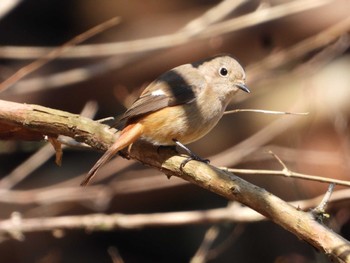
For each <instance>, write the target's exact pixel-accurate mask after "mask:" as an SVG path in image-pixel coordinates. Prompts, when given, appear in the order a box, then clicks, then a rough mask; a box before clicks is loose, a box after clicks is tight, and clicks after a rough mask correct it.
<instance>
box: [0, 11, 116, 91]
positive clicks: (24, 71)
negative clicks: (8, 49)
mask: <svg viewBox="0 0 350 263" xmlns="http://www.w3.org/2000/svg"><path fill="white" fill-rule="evenodd" d="M119 22H120V19H119V18H118V17H114V18H112V19H110V20H107V21H106V22H103V23H102V24H99V25H97V26H95V27H93V28H91V29H89V30H87V31H85V32H84V33H82V34H80V35H77V36H75V37H74V38H72V39H71V40H69V41H67V42H66V43H64V44H63V45H62V46H59V47H57V48H55V49H53V50H51V51H50V52H49V53H48V54H45V55H44V56H43V57H41V58H39V59H37V60H35V61H33V62H32V63H30V64H28V65H27V66H24V67H22V68H21V69H20V70H18V71H16V72H15V73H14V74H13V75H11V76H10V77H8V78H7V79H6V80H5V81H3V82H2V83H0V92H1V91H4V90H5V89H7V88H9V87H10V86H11V85H13V84H14V83H16V82H17V81H19V80H20V79H22V78H24V77H25V76H27V75H29V74H30V73H32V72H34V71H35V70H37V69H39V68H41V67H42V66H44V65H45V64H47V63H49V62H50V61H52V60H54V59H55V58H57V57H59V56H60V55H61V54H63V53H64V52H66V51H67V50H68V49H70V48H71V47H72V46H74V45H77V44H79V43H81V42H83V41H85V40H87V39H89V38H91V37H93V36H95V35H96V34H98V33H101V32H102V31H105V30H107V29H108V28H111V27H112V26H115V25H117V24H118V23H119Z"/></svg>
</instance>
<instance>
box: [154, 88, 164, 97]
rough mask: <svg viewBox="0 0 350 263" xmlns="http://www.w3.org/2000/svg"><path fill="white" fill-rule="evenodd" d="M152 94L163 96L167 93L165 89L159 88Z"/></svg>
mask: <svg viewBox="0 0 350 263" xmlns="http://www.w3.org/2000/svg"><path fill="white" fill-rule="evenodd" d="M151 95H152V96H162V95H165V92H164V91H163V90H161V89H157V90H155V91H152V92H151Z"/></svg>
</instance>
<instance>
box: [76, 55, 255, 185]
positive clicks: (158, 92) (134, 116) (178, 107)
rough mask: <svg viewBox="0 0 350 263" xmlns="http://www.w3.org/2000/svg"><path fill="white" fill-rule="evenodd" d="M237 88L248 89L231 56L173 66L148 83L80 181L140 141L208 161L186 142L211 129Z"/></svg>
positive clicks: (243, 73)
mask: <svg viewBox="0 0 350 263" xmlns="http://www.w3.org/2000/svg"><path fill="white" fill-rule="evenodd" d="M238 90H242V91H245V92H247V93H250V90H249V88H248V87H247V85H246V74H245V71H244V69H243V67H242V66H241V64H240V63H239V62H238V61H237V60H236V59H235V58H233V57H232V56H231V55H229V54H224V55H217V56H214V57H209V58H206V59H203V60H200V61H196V62H193V63H188V64H183V65H180V66H178V67H175V68H173V69H171V70H169V71H167V72H165V73H163V74H162V75H160V76H159V77H158V78H157V79H155V80H154V81H153V82H151V83H150V84H149V85H148V86H147V87H146V88H145V89H144V90H143V92H142V93H141V95H140V96H139V97H138V98H137V99H136V101H135V102H134V103H133V104H132V105H131V106H130V108H128V109H127V110H126V111H125V113H124V114H123V115H122V117H121V119H120V121H121V122H122V123H125V124H124V127H123V128H122V129H121V130H120V132H119V137H118V138H117V139H116V141H115V142H114V143H113V144H112V146H110V147H109V148H108V149H107V151H106V152H105V153H104V154H103V156H102V157H101V158H100V159H99V160H98V161H97V162H96V163H95V165H94V166H93V167H92V168H91V169H90V171H89V172H88V174H87V175H86V177H85V178H84V179H83V181H82V182H81V184H80V185H81V186H86V185H87V184H88V183H89V182H90V181H91V179H92V178H93V177H94V176H95V174H96V173H97V171H98V169H99V168H100V167H101V166H102V165H103V164H105V163H106V162H107V161H109V160H110V159H111V158H112V157H113V156H114V155H115V154H116V153H117V152H119V151H120V150H122V149H124V148H126V147H128V146H129V145H132V143H134V142H135V141H136V140H138V139H140V140H144V141H147V142H149V143H152V144H154V145H157V146H178V147H180V148H182V149H184V150H185V151H186V152H187V153H188V154H189V158H188V159H186V160H185V162H184V163H182V164H181V166H184V165H185V164H186V163H187V162H188V161H190V160H198V161H207V160H204V159H202V158H200V157H199V156H197V155H196V154H194V153H193V152H192V151H190V149H189V148H187V147H186V146H185V145H186V144H189V143H191V142H194V141H197V140H198V139H200V138H202V137H203V136H204V135H206V134H207V133H208V132H209V131H210V130H212V129H213V128H214V127H215V125H216V124H217V123H218V121H219V120H220V119H221V117H222V116H223V113H224V111H225V109H226V107H227V105H228V104H229V102H230V101H231V99H232V98H233V97H234V95H235V94H236V93H237V91H238Z"/></svg>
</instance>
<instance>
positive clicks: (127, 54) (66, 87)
mask: <svg viewBox="0 0 350 263" xmlns="http://www.w3.org/2000/svg"><path fill="white" fill-rule="evenodd" d="M7 2H8V3H13V4H14V6H13V7H12V9H11V8H10V9H9V10H8V12H5V11H4V12H2V13H0V15H1V17H0V18H1V20H0V32H1V34H0V45H1V46H0V79H1V80H2V81H3V80H5V79H6V78H7V77H9V76H10V75H12V74H13V73H14V72H15V71H17V70H18V69H20V68H21V67H22V66H25V65H27V64H28V63H30V62H31V61H33V60H34V59H35V58H37V57H38V56H39V55H43V54H45V53H46V52H47V51H46V50H43V49H42V48H43V47H56V46H60V45H62V44H63V43H65V42H66V41H68V40H69V39H71V38H73V37H74V36H76V35H78V34H80V33H82V32H84V31H86V30H88V29H89V28H91V27H93V26H95V25H97V24H99V23H102V22H104V21H106V20H107V19H110V18H112V17H115V16H118V17H120V18H121V22H120V24H118V25H117V26H115V27H113V28H111V29H108V30H106V31H105V32H102V33H100V34H98V35H96V36H94V37H92V38H91V39H89V40H88V41H85V42H84V43H82V44H81V45H92V46H90V47H91V49H90V50H89V51H85V52H83V51H82V53H79V52H78V50H75V51H74V49H72V51H71V52H70V53H69V52H68V53H67V54H66V56H65V57H63V58H58V59H56V60H54V61H53V62H50V63H48V64H47V65H45V66H44V67H42V68H40V69H39V70H37V71H35V72H34V73H32V74H30V75H29V76H27V77H26V78H24V79H23V80H21V81H19V82H18V83H16V84H15V85H14V86H12V87H10V88H9V89H7V90H6V91H3V92H2V93H1V95H2V96H1V99H3V100H10V101H16V102H23V103H34V104H40V105H43V106H47V107H52V108H57V109H60V110H65V111H69V112H73V113H80V112H81V111H82V109H83V108H84V105H86V103H87V102H89V101H93V102H96V105H97V107H98V111H97V114H96V115H95V116H94V118H95V119H101V118H105V117H109V116H118V115H119V114H121V113H123V111H124V110H125V107H127V106H128V105H130V103H131V102H132V101H133V99H134V98H135V96H137V94H139V93H140V91H141V89H142V88H143V87H144V86H145V85H147V83H149V82H150V81H152V80H153V79H154V78H156V77H157V76H158V75H160V74H161V73H163V72H164V71H166V70H168V69H170V68H172V67H175V66H177V65H180V64H184V63H188V62H192V61H196V60H198V59H202V58H205V57H208V56H212V55H216V54H219V53H231V54H232V55H233V56H235V57H236V58H238V60H239V61H240V62H241V63H242V64H243V65H244V66H245V68H246V69H247V78H248V85H249V87H250V89H251V91H252V93H251V94H249V95H247V94H241V95H240V96H239V97H238V98H237V100H236V101H235V102H233V103H232V105H231V106H230V109H236V108H256V109H266V110H279V111H293V112H309V114H308V115H307V116H292V115H284V116H281V115H266V114H260V113H235V114H231V115H226V116H224V117H223V118H222V120H221V121H220V123H219V124H218V126H217V127H216V128H215V129H214V130H213V131H212V132H211V133H210V134H208V135H207V136H206V137H205V138H203V139H201V140H200V141H198V142H196V143H193V144H192V145H190V148H191V149H192V150H193V151H194V152H196V153H198V154H199V155H201V156H205V157H208V158H209V159H211V163H212V164H213V165H217V166H229V167H240V168H252V169H274V170H278V169H282V168H281V166H280V164H279V163H278V162H277V161H276V160H275V159H274V158H273V157H272V156H271V155H269V154H268V153H267V151H268V150H272V151H273V152H274V153H275V154H277V155H278V156H279V157H280V158H281V159H282V160H283V161H284V162H285V164H286V165H287V166H288V168H289V169H291V170H293V171H298V172H301V173H305V174H313V175H319V176H325V177H331V178H338V179H343V180H349V171H350V169H349V168H350V167H349V158H350V147H349V146H350V142H349V124H348V121H349V118H350V103H349V102H350V74H349V72H350V57H349V52H348V51H349V49H348V46H349V43H350V41H349V36H348V35H347V32H348V31H349V28H350V23H349V22H347V24H346V21H347V20H349V18H348V16H349V12H348V10H350V9H349V8H350V2H349V1H348V0H335V1H278V0H276V1H225V3H226V4H227V7H225V8H224V10H226V11H228V12H227V15H225V16H222V17H221V18H220V19H218V21H214V22H210V21H208V20H205V19H204V20H203V21H202V20H201V22H202V23H204V24H202V25H203V28H201V24H199V25H197V27H194V28H192V29H191V28H190V33H189V35H188V39H187V40H186V41H184V42H183V43H181V44H180V43H179V44H176V41H175V40H176V38H174V39H175V40H172V38H171V37H169V39H168V42H169V43H168V46H167V47H164V48H156V46H158V45H159V44H160V42H159V41H160V40H159V39H158V40H157V39H156V40H154V42H153V43H152V42H151V44H149V43H150V42H149V40H147V39H148V38H150V37H156V36H161V35H170V34H173V33H175V32H179V31H180V30H183V31H182V32H183V33H181V34H182V36H183V35H184V34H187V33H188V31H185V30H184V29H183V28H184V27H185V26H186V25H187V24H188V23H189V22H190V21H192V20H194V19H196V18H198V17H201V16H202V15H203V14H204V13H205V12H206V11H208V10H210V9H212V10H216V11H217V9H215V8H214V7H215V6H216V7H218V6H217V5H218V4H220V3H221V4H222V3H223V2H220V1H196V0H191V1H155V0H152V1H151V0H149V1H136V0H129V1H117V0H115V1H111V0H100V1H94V0H75V1H68V0H50V1H44V0H24V1H11V0H6V1H4V0H3V2H2V3H0V9H2V10H5V6H6V3H7ZM16 2H17V4H16ZM238 3H240V4H239V5H238ZM236 4H237V5H238V6H237V7H235V5H236ZM288 4H290V5H289V6H288ZM292 4H294V5H292ZM1 5H3V6H1ZM284 5H287V7H286V8H284V9H283V8H282V7H283V6H284ZM230 6H231V9H229V7H230ZM277 6H280V10H277V11H274V12H275V13H273V12H266V13H265V14H264V13H263V12H261V11H264V10H265V11H266V10H276V9H274V8H275V7H277ZM213 8H214V9H213ZM0 11H1V10H0ZM220 12H221V13H222V12H223V11H222V10H219V11H217V13H216V15H217V16H218V17H220V14H221V13H220ZM258 12H260V13H258ZM249 14H251V15H252V16H251V17H248V18H246V19H245V20H244V19H242V20H240V21H238V20H236V26H237V25H238V26H239V29H237V30H236V29H234V26H235V25H231V27H232V29H229V30H227V31H226V32H225V33H218V30H219V29H218V28H216V29H215V27H214V29H212V30H210V29H211V28H213V27H212V26H213V25H214V26H215V25H217V24H219V23H221V22H223V21H229V20H230V19H234V18H239V17H241V16H246V17H247V15H249ZM253 14H260V16H258V15H256V16H253ZM276 14H277V15H278V16H276V17H275V18H274V19H272V17H273V16H274V15H276ZM259 19H262V20H259ZM237 21H238V22H237ZM342 21H345V22H344V23H345V24H344V25H343V26H342V27H341V26H340V27H341V29H338V30H334V31H332V32H333V33H330V34H329V33H328V34H324V35H323V39H324V42H322V43H321V44H317V43H319V42H318V41H319V39H318V38H315V37H314V36H315V35H317V34H322V33H324V32H327V31H326V30H329V28H332V27H334V26H336V25H338V24H339V23H341V22H342ZM206 23H208V24H206ZM187 30H189V29H188V28H187ZM191 30H192V31H191ZM195 30H199V31H200V32H199V33H197V34H196V33H195ZM206 30H207V31H206ZM186 32H187V33H186ZM206 32H209V33H206ZM181 34H180V35H181ZM137 39H138V40H143V39H144V42H142V41H141V44H140V50H139V51H135V50H133V48H134V46H133V45H132V44H131V43H130V44H129V45H127V47H129V48H130V50H126V51H124V52H121V53H118V54H115V53H113V54H115V55H112V54H108V55H98V54H99V53H98V52H99V51H100V49H99V48H98V46H97V44H102V43H117V42H123V41H128V40H137ZM310 39H311V40H310ZM305 41H309V42H307V43H309V44H308V45H309V46H307V45H306V44H305V45H304V46H303V45H300V43H306V42H305ZM143 43H144V45H143ZM171 44H173V45H171ZM175 44H176V45H175ZM95 45H96V46H95ZM298 45H299V46H298ZM21 46H24V47H26V48H24V51H23V50H21V51H20V50H18V49H16V47H21ZM148 46H150V47H152V46H154V48H151V49H148V48H147V47H148ZM29 47H30V48H29ZM32 47H34V48H36V49H32ZM296 47H299V49H296ZM117 48H118V47H115V50H117ZM293 48H295V49H296V50H299V51H298V52H297V51H295V50H294V51H293ZM115 50H114V51H113V49H112V51H113V52H117V51H115ZM35 52H36V53H35ZM282 52H284V53H282ZM79 54H82V56H84V57H73V55H75V56H76V55H79ZM267 58H270V59H269V60H267ZM257 133H258V134H259V136H256V134H257ZM242 141H243V142H244V143H243V144H242ZM44 145H45V143H44V142H19V141H2V142H0V154H1V155H0V175H1V177H2V178H3V181H2V182H4V180H5V182H6V180H7V179H6V178H9V177H10V178H21V179H18V182H15V183H13V185H11V186H8V185H7V186H6V184H4V183H2V184H1V185H0V186H1V188H2V189H1V190H0V217H1V219H7V218H9V217H11V214H12V213H13V212H15V211H17V212H19V213H20V214H21V215H22V217H31V218H35V217H39V216H60V215H82V214H89V213H96V212H101V213H107V214H109V213H130V214H136V213H154V212H167V211H192V210H200V209H210V208H219V207H225V206H226V205H227V201H226V200H224V199H223V198H221V197H219V196H216V195H214V194H212V193H209V192H207V191H204V190H202V189H198V188H197V187H195V186H192V185H190V184H188V183H185V182H183V181H181V180H180V179H177V178H171V179H170V180H168V179H167V178H166V176H164V175H162V174H160V173H159V172H158V171H156V170H153V169H150V168H147V167H144V166H142V165H141V164H138V163H135V162H133V161H128V160H124V159H122V158H117V159H114V160H113V161H112V162H111V163H110V165H107V166H106V167H105V168H104V169H102V170H101V173H100V174H99V175H98V178H99V180H98V179H97V181H95V185H98V187H99V188H96V189H95V190H96V191H95V192H86V191H85V192H84V191H81V189H78V187H77V186H78V185H79V181H80V179H81V176H82V175H84V174H85V173H86V172H87V171H88V170H89V168H91V166H92V165H93V164H94V162H95V161H96V160H97V159H98V157H99V156H100V153H96V152H93V151H89V150H86V149H80V148H74V147H67V148H66V149H65V150H64V156H63V164H62V167H58V166H56V165H55V163H54V157H53V156H51V157H50V159H49V160H48V161H47V162H46V161H45V158H46V157H48V156H49V155H48V154H47V153H46V152H45V153H42V155H40V154H38V158H37V160H34V161H32V162H31V163H29V166H25V167H23V168H21V169H22V170H20V171H18V166H19V165H21V164H22V163H23V162H24V161H26V160H28V158H30V157H31V156H32V155H33V154H35V153H36V152H37V151H39V150H40V148H41V147H43V146H44ZM43 157H45V158H43ZM40 160H41V161H40ZM36 166H37V167H36ZM32 167H35V168H34V171H32V172H30V169H31V168H32ZM16 169H17V170H16ZM14 171H15V172H14ZM18 174H20V175H18ZM16 176H17V177H16ZM242 177H243V178H245V179H247V180H248V181H250V182H253V183H255V184H257V185H259V186H261V187H264V188H266V189H267V190H268V191H270V192H272V193H273V194H276V195H277V196H279V197H281V198H282V199H284V200H287V201H294V200H303V199H308V198H312V197H315V196H317V195H322V194H323V193H324V192H325V190H326V189H327V185H326V184H320V183H317V182H312V181H303V180H296V179H289V178H283V177H276V176H266V175H242ZM16 180H17V179H16ZM67 189H68V190H67ZM92 189H94V188H93V187H92ZM340 189H342V188H341V187H336V190H340ZM348 196H349V194H347V195H345V196H344V198H343V199H342V201H339V202H336V203H332V204H331V205H330V207H329V212H330V214H331V220H330V223H331V225H332V228H333V229H334V230H335V231H337V232H340V233H341V234H342V235H343V236H344V237H345V238H349V222H348V218H349V215H350V213H349V203H348V202H347V201H346V200H347V199H348ZM218 226H219V227H220V234H219V237H218V239H217V240H216V242H215V243H214V248H215V247H216V246H220V245H222V244H223V243H224V244H225V246H226V249H223V250H222V251H220V253H218V254H217V255H216V256H215V257H213V258H212V259H209V258H208V260H207V262H316V261H315V260H316V257H317V256H316V254H315V251H314V250H313V248H312V247H310V246H309V245H307V244H305V243H304V242H301V241H300V240H298V239H297V238H296V237H295V236H293V235H291V234H289V233H288V232H286V231H285V230H283V229H281V228H280V227H278V226H276V225H274V224H273V223H270V222H260V223H251V224H245V225H242V224H240V225H236V224H233V223H220V224H218ZM209 227H210V226H209V225H207V224H198V225H188V226H177V227H174V226H172V227H170V226H159V227H153V228H144V229H132V230H125V229H123V230H115V231H108V232H98V231H97V232H89V231H80V230H74V231H69V230H67V231H62V232H60V231H56V232H54V233H52V232H40V233H30V234H25V239H24V240H23V241H18V240H14V239H13V238H8V237H7V236H5V235H4V236H3V237H2V238H1V237H0V238H1V239H0V242H1V243H0V258H1V262H113V258H114V257H113V256H111V255H110V254H112V255H113V251H114V249H115V248H116V249H118V251H119V253H120V256H121V258H122V259H123V260H124V262H189V261H190V260H191V258H192V257H193V256H194V254H195V253H196V251H197V249H198V247H199V246H200V244H201V242H202V240H203V236H204V234H205V232H206V230H207V229H208V228H209ZM237 227H240V229H241V230H240V231H236V230H237ZM237 232H239V233H238V234H237ZM232 236H233V237H234V238H232ZM111 251H112V252H111ZM115 262H117V261H115ZM204 262H205V261H204Z"/></svg>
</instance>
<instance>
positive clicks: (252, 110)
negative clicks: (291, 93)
mask: <svg viewBox="0 0 350 263" xmlns="http://www.w3.org/2000/svg"><path fill="white" fill-rule="evenodd" d="M237 112H256V113H265V114H274V115H308V114H309V113H308V112H290V111H274V110H259V109H235V110H229V111H225V112H224V115H227V114H232V113H237Z"/></svg>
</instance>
